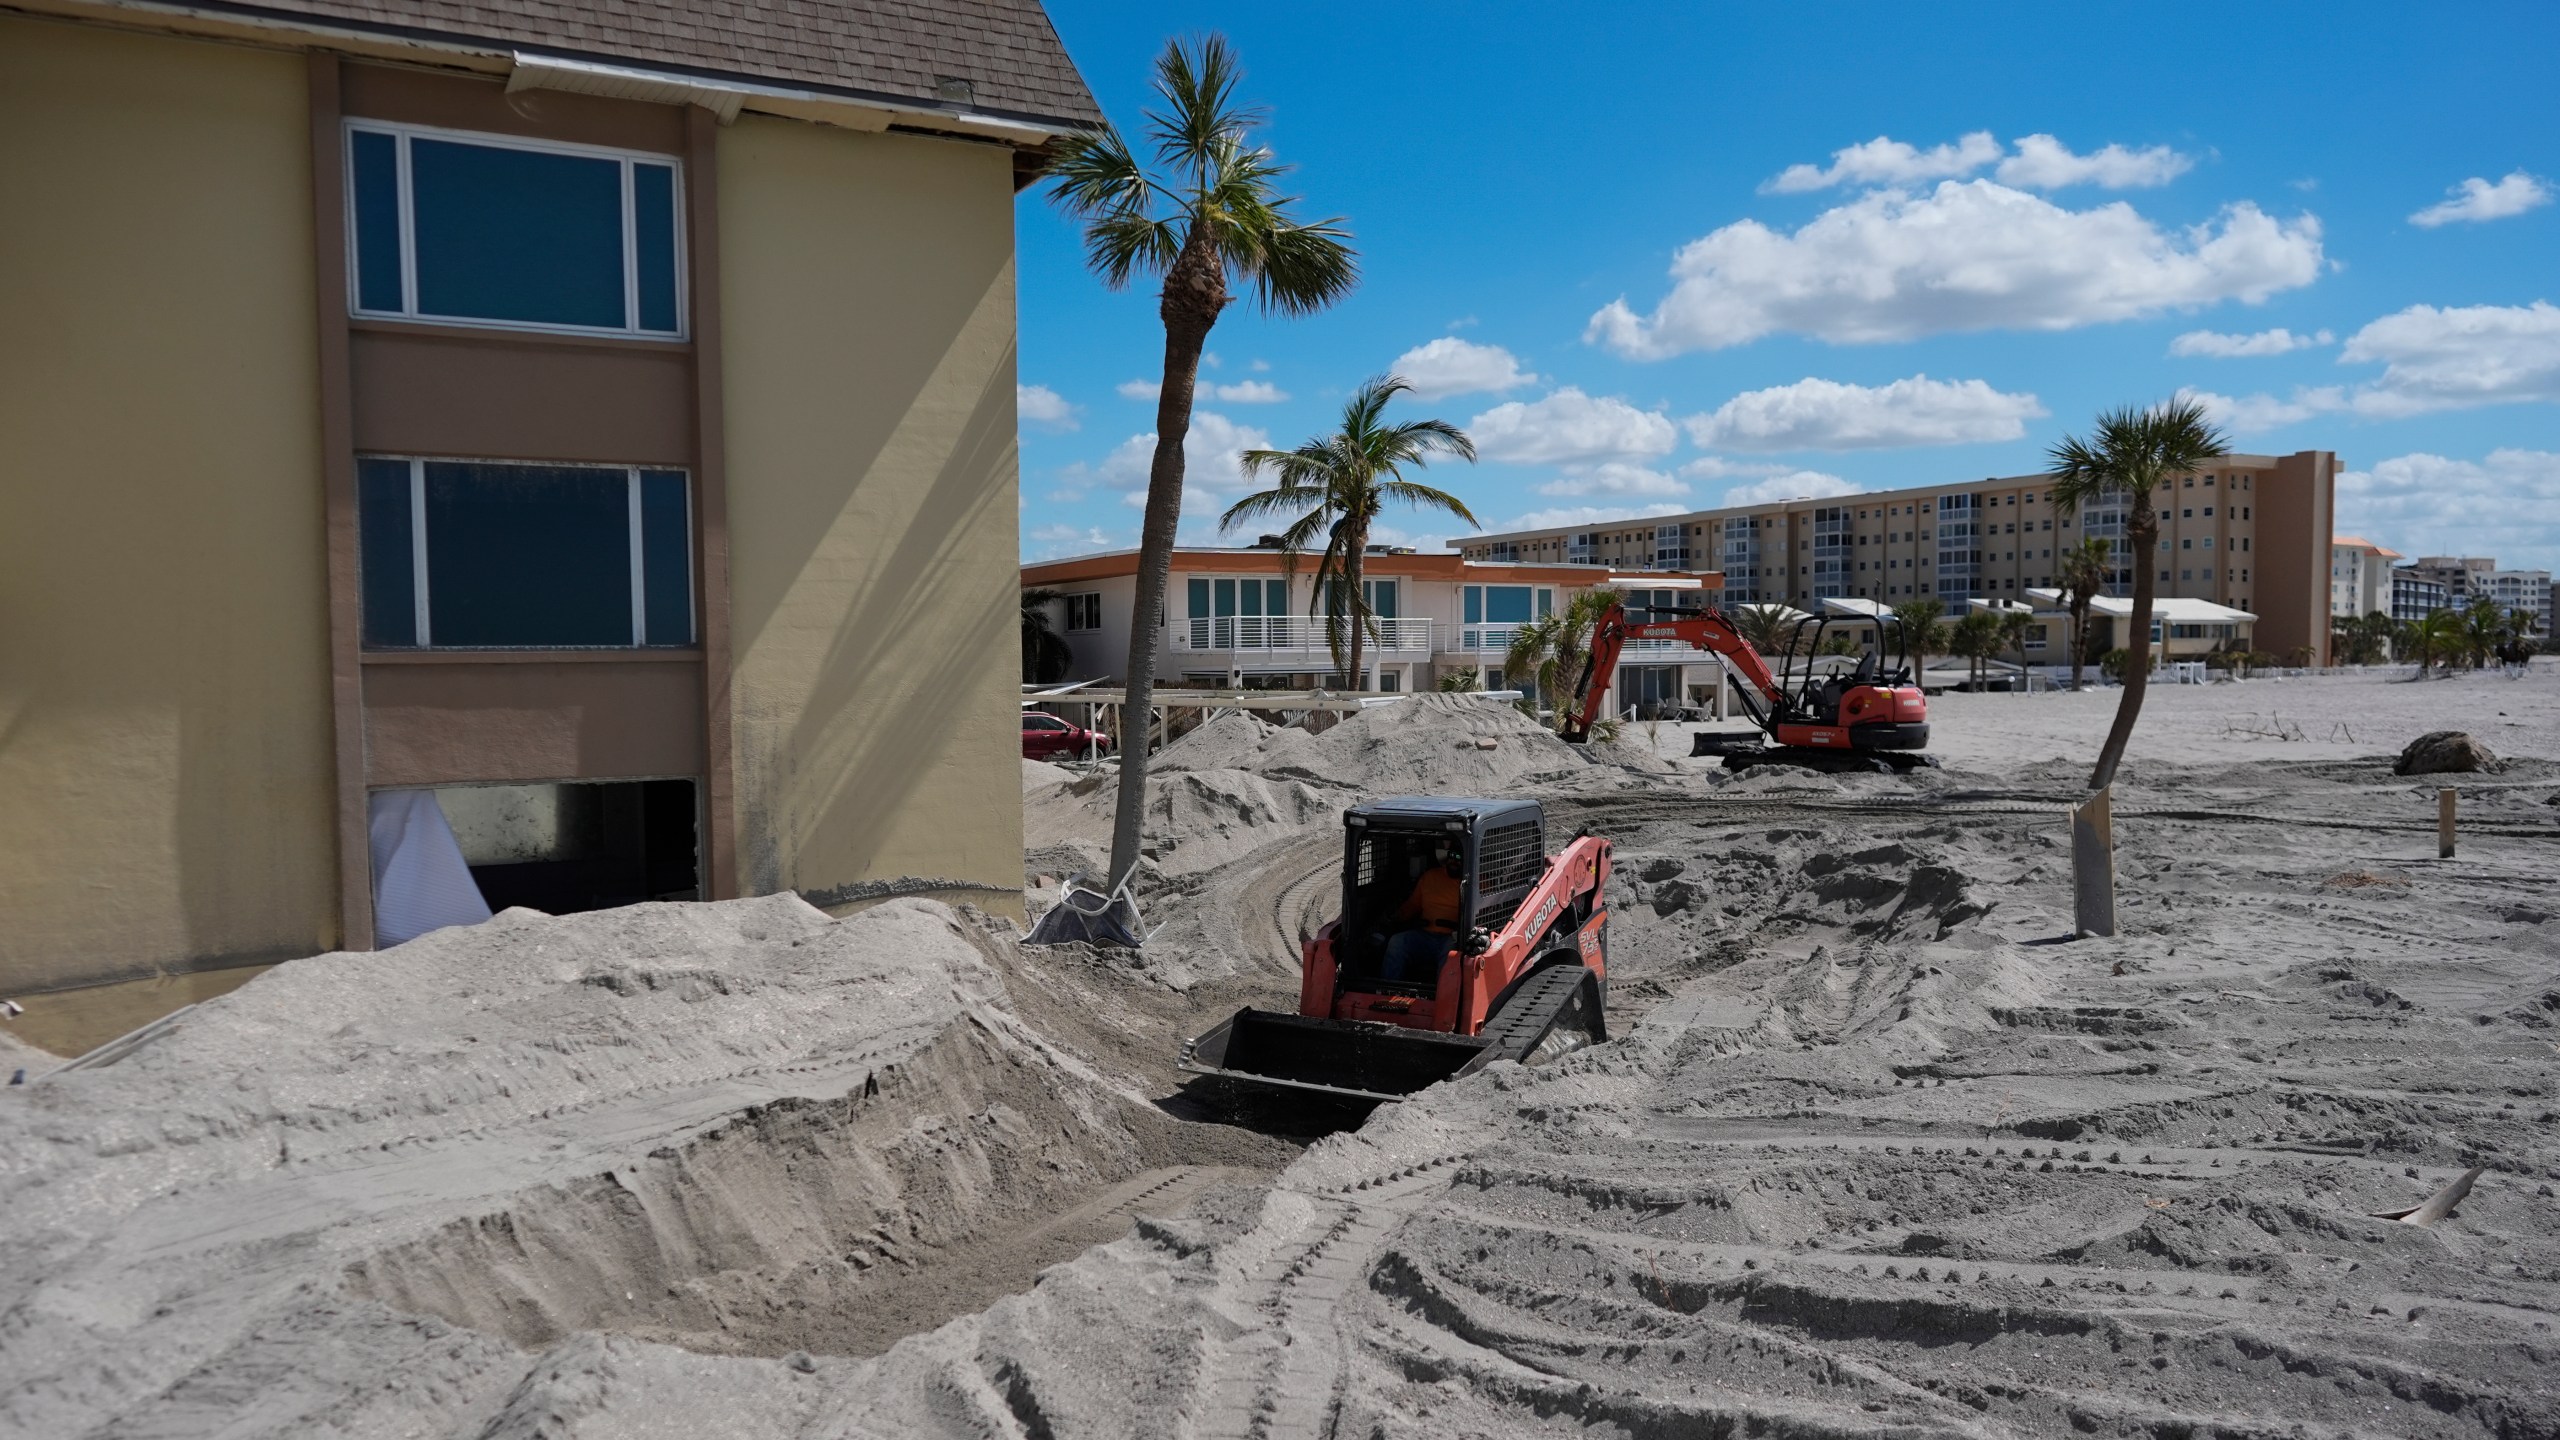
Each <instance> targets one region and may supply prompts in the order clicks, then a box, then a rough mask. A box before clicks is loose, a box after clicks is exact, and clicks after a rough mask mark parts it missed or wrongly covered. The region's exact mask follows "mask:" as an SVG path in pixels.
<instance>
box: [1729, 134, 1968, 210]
mask: <svg viewBox="0 0 2560 1440" xmlns="http://www.w3.org/2000/svg"><path fill="white" fill-rule="evenodd" d="M1999 158H2000V142H1999V141H1997V140H1994V139H1993V138H1991V132H1990V131H1988V130H1976V131H1975V132H1973V133H1972V134H1970V135H1967V136H1965V137H1964V138H1963V139H1961V140H1958V141H1957V142H1955V143H1954V144H1952V145H1937V146H1933V147H1931V148H1929V149H1927V150H1922V149H1920V148H1919V147H1917V146H1914V145H1907V144H1905V143H1903V142H1902V141H1900V140H1895V139H1891V138H1889V137H1886V136H1883V135H1879V136H1877V137H1876V138H1874V139H1873V140H1869V141H1867V142H1866V143H1865V144H1863V145H1852V146H1849V147H1848V148H1847V149H1845V150H1834V151H1832V152H1831V164H1830V166H1829V167H1828V168H1825V167H1822V166H1817V165H1790V166H1788V167H1787V168H1786V169H1785V170H1783V171H1781V172H1779V175H1778V178H1777V179H1775V180H1772V181H1770V182H1769V183H1767V184H1765V185H1763V186H1761V187H1760V188H1761V189H1762V190H1763V191H1768V192H1774V193H1776V194H1780V195H1792V194H1797V193H1800V192H1803V191H1807V190H1828V189H1830V188H1831V187H1832V186H1834V185H1909V184H1912V183H1913V182H1915V181H1921V180H1943V179H1947V178H1950V177H1952V176H1957V175H1970V174H1972V173H1973V172H1974V171H1976V170H1979V169H1981V168H1982V167H1983V166H1985V165H1988V164H1990V163H1991V162H1992V161H1994V160H1997V159H1999Z"/></svg>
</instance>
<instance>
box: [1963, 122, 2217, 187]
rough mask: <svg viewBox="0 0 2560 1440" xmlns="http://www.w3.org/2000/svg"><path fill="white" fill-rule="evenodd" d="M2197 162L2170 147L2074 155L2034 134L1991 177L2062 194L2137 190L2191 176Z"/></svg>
mask: <svg viewBox="0 0 2560 1440" xmlns="http://www.w3.org/2000/svg"><path fill="white" fill-rule="evenodd" d="M2195 163H2196V162H2194V161H2193V160H2190V159H2188V158H2187V157H2186V156H2184V155H2181V154H2179V153H2178V152H2177V151H2175V150H2172V149H2170V148H2169V147H2168V146H2166V145H2153V146H2150V147H2149V148H2147V149H2142V150H2128V149H2126V148H2125V147H2124V146H2122V145H2109V146H2107V147H2105V148H2104V149H2100V150H2093V151H2091V152H2090V153H2088V154H2086V155H2075V154H2073V153H2072V152H2071V147H2070V146H2068V145H2065V144H2063V143H2062V142H2061V141H2059V140H2056V139H2055V138H2053V137H2052V136H2050V135H2029V136H2027V137H2026V138H2025V139H2023V140H2020V141H2019V142H2018V153H2016V154H2014V155H2012V156H2010V157H2009V158H2008V159H2006V160H2003V161H2001V162H2000V168H1999V169H1997V170H1994V171H1992V172H1991V173H1992V174H1993V175H1995V176H1997V177H1998V178H1999V180H2000V183H2001V184H2003V185H2023V186H2026V187H2027V188H2028V189H2031V190H2059V189H2061V188H2062V187H2063V186H2065V185H2096V186H2099V187H2101V188H2104V189H2108V190H2133V189H2139V188H2142V187H2144V186H2149V185H2166V184H2168V183H2169V182H2170V181H2172V180H2175V179H2177V178H2178V177H2179V176H2181V175H2183V174H2185V173H2187V171H2188V170H2190V169H2192V168H2193V167H2194V165H2195Z"/></svg>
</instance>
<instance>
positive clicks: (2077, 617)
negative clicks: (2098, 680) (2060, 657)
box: [2055, 535, 2115, 690]
mask: <svg viewBox="0 0 2560 1440" xmlns="http://www.w3.org/2000/svg"><path fill="white" fill-rule="evenodd" d="M2114 566H2115V547H2114V546H2113V545H2112V544H2110V543H2108V541H2107V540H2106V539H2105V538H2104V537H2101V536H2095V535H2092V536H2090V537H2088V538H2086V539H2084V540H2082V541H2081V542H2080V543H2079V544H2077V545H2074V546H2072V547H2070V548H2069V549H2067V550H2065V551H2063V552H2062V555H2061V558H2060V562H2059V564H2058V566H2057V570H2058V573H2057V574H2056V576H2055V578H2056V579H2058V580H2060V581H2061V582H2062V607H2063V609H2065V610H2067V611H2069V612H2070V614H2071V637H2070V638H2071V688H2072V689H2074V690H2077V689H2079V688H2080V685H2081V679H2080V676H2081V672H2082V670H2083V669H2084V667H2086V666H2087V665H2088V663H2089V616H2090V614H2091V613H2092V610H2093V607H2094V606H2095V605H2096V604H2097V601H2098V597H2100V596H2102V595H2104V594H2106V593H2107V572H2108V571H2109V570H2111V569H2113V568H2114Z"/></svg>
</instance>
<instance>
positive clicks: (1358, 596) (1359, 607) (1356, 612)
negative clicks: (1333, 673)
mask: <svg viewBox="0 0 2560 1440" xmlns="http://www.w3.org/2000/svg"><path fill="white" fill-rule="evenodd" d="M1342 548H1343V549H1344V550H1345V551H1347V552H1348V553H1347V554H1345V555H1344V556H1343V557H1342V608H1343V609H1345V610H1347V611H1349V612H1350V613H1351V690H1352V693H1353V694H1358V693H1359V692H1360V691H1361V690H1363V689H1366V688H1367V687H1366V686H1364V685H1362V684H1361V683H1360V681H1361V669H1360V662H1361V659H1362V652H1363V651H1364V650H1365V649H1367V645H1368V639H1369V597H1368V596H1366V595H1364V594H1362V593H1361V591H1360V572H1361V571H1362V570H1364V569H1366V568H1367V564H1368V559H1369V527H1368V526H1366V525H1357V526H1353V527H1352V528H1351V529H1350V530H1349V531H1348V532H1347V533H1345V534H1344V535H1343V537H1342Z"/></svg>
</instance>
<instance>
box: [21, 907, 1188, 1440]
mask: <svg viewBox="0 0 2560 1440" xmlns="http://www.w3.org/2000/svg"><path fill="white" fill-rule="evenodd" d="M1004 943H1005V942H1004V941H1002V940H1001V939H999V938H997V937H994V936H991V935H989V934H988V933H987V932H985V931H983V930H980V929H979V928H977V927H975V926H974V925H972V924H970V923H969V922H967V921H966V920H964V919H963V917H961V916H960V915H958V914H957V913H955V912H953V911H951V910H950V909H948V908H946V907H944V906H941V905H939V904H935V903H933V902H929V901H918V900H901V901H894V902H891V903H889V904H886V905H882V906H878V907H876V908H873V909H870V910H866V911H863V912H861V913H859V914H857V915H855V916H852V917H851V918H849V919H845V920H842V921H838V920H831V919H829V918H828V917H827V916H826V915H824V914H823V913H821V912H819V911H818V910H816V909H814V908H812V907H810V906H808V905H806V904H804V903H802V902H801V901H799V900H798V899H796V898H793V897H788V896H783V897H774V898H768V899H760V900H742V901H732V902H725V903H720V904H710V905H644V906H634V907H631V908H628V909H621V910H611V911H604V912H600V913H597V914H592V915H582V916H572V917H565V918H559V919H553V918H547V917H541V916H536V915H533V914H531V913H530V912H525V911H510V912H508V913H506V914H504V915H501V916H500V917H498V918H497V919H496V920H494V921H492V922H490V923H489V924H486V925H483V926H478V927H473V928H470V929H458V930H448V931H442V932H438V933H436V934H434V935H430V936H427V937H424V938H422V939H420V940H418V941H415V942H412V943H410V944H408V945H404V946H401V947H399V948H397V949H394V950H389V951H383V952H379V953H374V954H346V955H326V956H321V957H318V958H315V959H311V960H304V961H297V962H294V963H292V964H288V965H285V966H282V967H279V968H278V969H277V970H275V971H274V972H272V973H270V974H268V975H266V976H264V977H262V978H260V979H259V980H257V981H255V982H253V983H251V984H250V985H248V986H246V987H244V988H242V989H241V990H239V991H237V992H235V993H233V994H231V995H227V996H224V997H222V998H220V999H218V1000H213V1001H210V1002H207V1003H206V1004H204V1005H203V1006H201V1007H199V1008H198V1009H197V1010H195V1011H193V1012H191V1013H190V1015H189V1016H188V1017H187V1019H186V1020H185V1021H184V1022H183V1023H182V1024H181V1025H180V1026H178V1027H177V1029H176V1030H175V1031H174V1032H173V1033H171V1034H170V1035H168V1036H167V1037H166V1038H165V1039H162V1040H160V1041H158V1042H156V1043H154V1044H153V1045H150V1046H148V1047H146V1048H145V1049H143V1050H141V1051H139V1052H138V1053H136V1054H134V1055H133V1056H132V1057H130V1058H128V1059H126V1060H124V1061H122V1062H120V1063H118V1064H115V1065H113V1066H109V1067H104V1068H98V1069H93V1070H86V1071H77V1072H69V1073H65V1074H62V1075H59V1076H55V1077H51V1078H48V1079H45V1080H42V1081H40V1082H38V1083H36V1084H33V1085H30V1086H26V1087H21V1088H16V1089H11V1090H6V1091H0V1154H6V1155H7V1156H8V1157H9V1163H8V1165H7V1166H5V1167H0V1212H5V1213H7V1214H8V1215H9V1216H10V1217H11V1220H10V1227H9V1231H10V1237H9V1241H8V1243H7V1246H6V1248H5V1251H4V1252H0V1295H6V1296H7V1297H9V1299H8V1302H7V1304H8V1309H7V1310H6V1311H5V1312H0V1431H5V1432H7V1433H12V1434H26V1435H57V1436H74V1435H82V1434H89V1433H94V1432H97V1431H100V1430H114V1429H135V1428H139V1429H147V1430H152V1431H155V1432H157V1433H170V1434H193V1433H210V1432H212V1431H215V1430H220V1429H224V1428H226V1427H229V1428H232V1429H238V1430H241V1431H242V1432H243V1433H246V1432H247V1431H256V1432H258V1433H275V1434H281V1433H312V1432H314V1431H318V1430H324V1429H325V1430H330V1431H332V1432H333V1433H349V1434H375V1433H383V1434H387V1433H404V1434H407V1433H417V1434H448V1433H450V1434H470V1435H476V1434H481V1433H484V1430H487V1427H490V1426H491V1425H493V1424H494V1422H495V1421H496V1419H497V1418H498V1417H500V1415H501V1412H503V1411H505V1410H506V1408H507V1407H508V1406H509V1405H511V1404H512V1403H514V1400H513V1399H511V1396H513V1397H515V1398H516V1399H520V1398H522V1397H521V1394H520V1392H519V1386H520V1384H523V1383H530V1376H531V1369H532V1362H533V1357H532V1356H531V1355H529V1354H527V1353H526V1352H525V1350H524V1349H523V1348H520V1347H542V1346H547V1345H550V1344H553V1343H554V1342H557V1341H561V1340H562V1339H563V1337H568V1336H572V1335H574V1334H575V1333H576V1332H579V1331H591V1330H602V1331H612V1332H616V1333H619V1334H621V1335H625V1336H639V1337H645V1338H649V1339H655V1340H661V1341H669V1342H674V1343H676V1344H679V1345H682V1346H684V1347H686V1348H687V1349H689V1350H694V1351H711V1352H723V1353H730V1354H768V1355H771V1354H781V1353H784V1352H786V1351H791V1350H799V1349H807V1348H816V1349H820V1350H826V1351H832V1352H834V1353H837V1354H859V1353H864V1352H866V1351H869V1350H875V1349H878V1348H880V1347H881V1346H883V1345H886V1344H887V1343H888V1342H889V1341H891V1340H893V1339H895V1338H896V1337H898V1336H900V1335H903V1334H907V1333H910V1332H911V1331H914V1330H916V1329H919V1328H924V1327H927V1326H929V1325H931V1324H932V1323H934V1322H935V1321H938V1320H939V1319H941V1318H943V1317H945V1316H948V1315H950V1314H954V1313H958V1312H959V1311H961V1310H965V1309H968V1308H972V1307H973V1306H974V1305H976V1304H981V1303H984V1300H985V1298H988V1297H989V1296H991V1295H993V1294H1001V1293H1003V1292H1004V1290H1006V1289H1010V1288H1013V1287H1014V1286H1015V1285H1018V1284H1019V1283H1020V1277H1014V1278H1010V1279H1006V1280H1002V1281H993V1280H990V1281H987V1282H985V1283H986V1284H987V1285H988V1286H989V1288H987V1289H985V1290H983V1291H982V1292H981V1293H978V1294H974V1295H973V1294H972V1293H970V1289H969V1286H968V1285H967V1284H965V1283H962V1284H955V1283H954V1282H953V1276H954V1273H955V1272H954V1271H953V1270H952V1269H950V1268H948V1267H946V1268H943V1269H941V1270H937V1269H936V1268H935V1262H937V1261H938V1260H942V1259H948V1258H953V1257H957V1258H958V1259H960V1260H961V1261H963V1262H974V1261H975V1260H976V1259H977V1258H979V1252H980V1251H982V1250H984V1249H987V1248H990V1247H994V1248H1001V1245H1002V1243H1003V1242H1004V1241H1005V1240H1006V1239H1007V1237H1010V1236H1013V1235H1016V1234H1018V1233H1020V1232H1023V1231H1025V1230H1026V1229H1031V1228H1036V1227H1038V1226H1040V1225H1043V1224H1047V1223H1049V1222H1052V1221H1054V1220H1056V1219H1057V1217H1058V1216H1059V1215H1060V1214H1061V1213H1063V1212H1065V1211H1067V1210H1069V1209H1071V1208H1073V1206H1074V1204H1075V1203H1076V1202H1077V1201H1079V1200H1081V1199H1082V1198H1084V1197H1086V1196H1088V1195H1092V1194H1096V1193H1099V1192H1102V1191H1104V1190H1106V1189H1107V1188H1108V1187H1109V1186H1111V1185H1113V1184H1115V1183H1117V1182H1119V1181H1122V1180H1124V1179H1126V1178H1128V1177H1130V1176H1132V1175H1134V1174H1137V1173H1139V1172H1140V1171H1142V1170H1143V1169H1144V1168H1145V1167H1146V1165H1147V1164H1148V1163H1150V1161H1149V1157H1150V1156H1151V1155H1153V1154H1156V1153H1158V1152H1160V1151H1161V1150H1162V1148H1163V1144H1162V1137H1163V1135H1164V1134H1165V1132H1167V1131H1168V1130H1170V1129H1171V1128H1172V1127H1173V1122H1171V1121H1169V1120H1166V1119H1164V1118H1162V1117H1161V1116H1160V1115H1159V1114H1157V1113H1156V1112H1155V1111H1154V1110H1153V1108H1152V1107H1150V1106H1148V1105H1146V1104H1145V1103H1144V1102H1143V1100H1142V1099H1141V1098H1140V1097H1139V1096H1138V1095H1136V1094H1135V1093H1133V1092H1131V1091H1128V1090H1126V1089H1124V1088H1123V1087H1122V1086H1121V1085H1120V1083H1118V1082H1116V1081H1114V1080H1112V1079H1110V1078H1109V1077H1107V1076H1106V1075H1104V1074H1102V1073H1101V1072H1099V1071H1097V1070H1095V1069H1094V1068H1093V1067H1092V1066H1091V1064H1089V1063H1088V1062H1086V1061H1084V1060H1081V1059H1078V1058H1076V1057H1074V1056H1072V1055H1070V1054H1068V1053H1067V1052H1065V1051H1062V1050H1060V1049H1059V1048H1057V1047H1056V1046H1055V1045H1054V1044H1052V1043H1051V1042H1049V1041H1047V1040H1045V1039H1043V1038H1042V1037H1041V1036H1040V1035H1038V1034H1036V1033H1034V1032H1033V1031H1032V1030H1031V1029H1029V1028H1028V1027H1027V1026H1025V1025H1024V1024H1023V1023H1022V1021H1021V1020H1020V1019H1019V1018H1018V1017H1017V1016H1016V1015H1015V1014H1014V1013H1013V1011H1012V1010H1011V1009H1010V1007H1009V1006H1008V1004H1007V1001H1006V996H1005V987H1004V984H1003V982H1002V979H1001V977H1000V974H999V971H998V968H997V966H996V964H995V963H994V961H993V959H992V958H991V957H993V956H996V955H997V954H998V953H999V949H998V947H1001V946H1002V945H1003V944H1004ZM1124 1223H1125V1222H1124ZM1073 1250H1074V1247H1073V1246H1070V1247H1068V1248H1067V1249H1066V1250H1065V1251H1064V1252H1063V1254H1072V1253H1073ZM1063 1254H1062V1255H1060V1256H1058V1257H1056V1258H1063ZM956 1273H957V1274H959V1275H960V1276H961V1277H962V1278H963V1279H964V1280H965V1277H966V1276H967V1274H969V1273H970V1271H969V1265H968V1263H962V1264H961V1265H959V1266H958V1268H957V1271H956ZM569 1343H570V1344H571V1345H572V1347H573V1348H574V1347H576V1346H579V1345H584V1346H586V1347H587V1349H588V1350H589V1351H593V1352H594V1353H597V1354H612V1353H621V1352H618V1351H617V1350H616V1348H615V1347H616V1346H619V1345H621V1344H624V1343H626V1342H619V1341H617V1342H600V1341H598V1340H596V1339H595V1338H594V1337H592V1336H590V1337H586V1338H585V1339H583V1340H572V1341H570V1342H569ZM599 1345H601V1346H602V1347H603V1348H601V1349H598V1348H597V1347H598V1346H599ZM110 1356H112V1357H114V1358H113V1360H112V1362H107V1360H106V1357H110ZM666 1363H668V1364H671V1365H674V1366H676V1367H677V1368H679V1369H680V1368H682V1367H684V1366H687V1365H698V1364H700V1363H701V1362H700V1360H699V1359H698V1358H697V1357H683V1358H681V1359H673V1360H669V1361H667V1362H666ZM287 1375H289V1376H291V1377H292V1383H291V1384H290V1385H281V1386H279V1385H274V1384H271V1383H269V1381H271V1380H272V1379H273V1377H277V1376H287ZM251 1377H267V1378H266V1379H259V1380H253V1379H252V1378H251ZM386 1381H388V1382H389V1385H388V1388H386ZM537 1430H538V1431H539V1433H546V1434H547V1433H554V1432H553V1431H551V1430H549V1429H543V1428H541V1427H538V1426H537V1427H529V1428H526V1429H525V1430H523V1431H522V1433H526V1434H531V1433H536V1432H537ZM487 1433H518V1432H515V1431H510V1430H506V1429H504V1427H499V1428H498V1429H495V1430H487Z"/></svg>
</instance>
